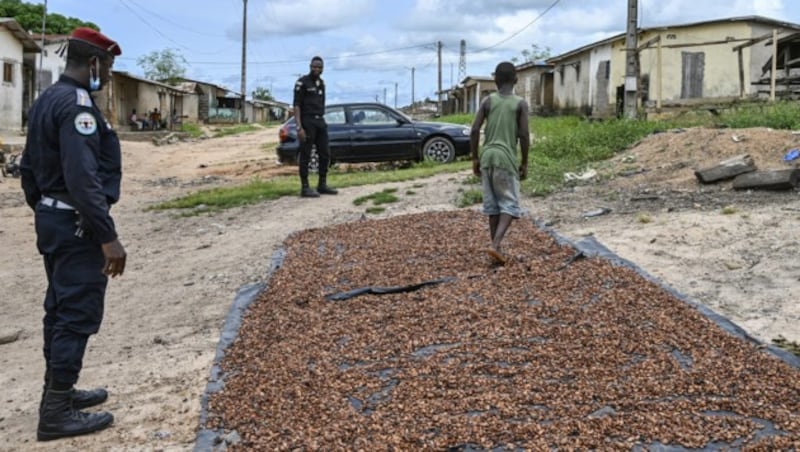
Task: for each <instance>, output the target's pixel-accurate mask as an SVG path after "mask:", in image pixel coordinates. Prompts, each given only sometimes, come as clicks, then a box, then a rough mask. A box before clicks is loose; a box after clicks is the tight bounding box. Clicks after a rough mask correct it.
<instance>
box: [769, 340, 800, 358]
mask: <svg viewBox="0 0 800 452" xmlns="http://www.w3.org/2000/svg"><path fill="white" fill-rule="evenodd" d="M772 343H773V344H775V345H776V346H777V347H779V348H782V349H784V350H786V351H788V352H790V353H793V354H795V355H797V356H800V344H798V343H797V342H796V341H790V340H788V339H786V338H785V337H783V336H780V335H779V336H778V337H776V338H775V339H773V340H772Z"/></svg>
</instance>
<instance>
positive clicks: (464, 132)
mask: <svg viewBox="0 0 800 452" xmlns="http://www.w3.org/2000/svg"><path fill="white" fill-rule="evenodd" d="M471 132H472V131H471V130H470V129H469V128H467V127H464V128H463V129H461V135H464V136H465V137H468V136H469V134H470V133H471Z"/></svg>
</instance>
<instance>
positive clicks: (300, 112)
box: [294, 56, 338, 198]
mask: <svg viewBox="0 0 800 452" xmlns="http://www.w3.org/2000/svg"><path fill="white" fill-rule="evenodd" d="M322 69H323V62H322V58H321V57H318V56H315V57H314V58H312V59H311V67H310V70H309V72H308V74H306V75H304V76H302V77H300V78H299V79H298V80H297V83H295V85H294V118H295V119H294V120H295V124H296V126H297V138H298V139H299V140H300V158H299V159H298V164H299V166H300V183H301V185H302V188H301V190H300V196H302V197H304V198H317V197H319V195H320V194H323V195H335V194H336V193H338V191H337V190H335V189H333V188H332V187H330V186H328V183H327V175H328V166H329V164H330V160H331V153H330V147H329V145H328V125H327V124H326V123H325V82H324V81H323V80H322V77H321V76H322ZM314 145H316V147H317V156H318V158H319V183H318V184H317V189H316V190H314V189H313V188H311V187H310V186H309V184H308V164H309V162H310V161H311V149H312V147H313V146H314Z"/></svg>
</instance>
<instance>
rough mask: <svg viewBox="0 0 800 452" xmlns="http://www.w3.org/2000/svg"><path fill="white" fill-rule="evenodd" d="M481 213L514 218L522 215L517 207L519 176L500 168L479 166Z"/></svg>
mask: <svg viewBox="0 0 800 452" xmlns="http://www.w3.org/2000/svg"><path fill="white" fill-rule="evenodd" d="M481 184H482V185H483V213H484V214H486V215H500V214H501V213H505V214H508V215H511V216H512V217H514V218H519V217H520V216H522V210H521V209H520V207H519V177H518V176H517V175H516V174H514V173H511V172H509V171H508V170H505V169H502V168H481Z"/></svg>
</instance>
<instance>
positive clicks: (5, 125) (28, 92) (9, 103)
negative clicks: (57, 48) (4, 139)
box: [0, 17, 41, 130]
mask: <svg viewBox="0 0 800 452" xmlns="http://www.w3.org/2000/svg"><path fill="white" fill-rule="evenodd" d="M40 51H41V49H40V48H39V45H38V44H37V43H36V42H35V41H34V40H33V38H31V36H30V35H29V34H28V33H27V32H26V31H25V30H24V29H23V28H22V26H20V24H19V23H18V22H17V21H16V20H14V19H12V18H8V17H3V18H0V61H1V62H2V65H3V78H2V79H0V130H20V129H22V128H23V127H24V126H25V123H26V122H27V114H28V109H29V108H30V106H31V104H32V103H33V99H34V97H35V92H36V88H35V85H34V81H35V76H34V71H35V68H36V61H35V60H36V56H37V55H38V54H39V52H40Z"/></svg>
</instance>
